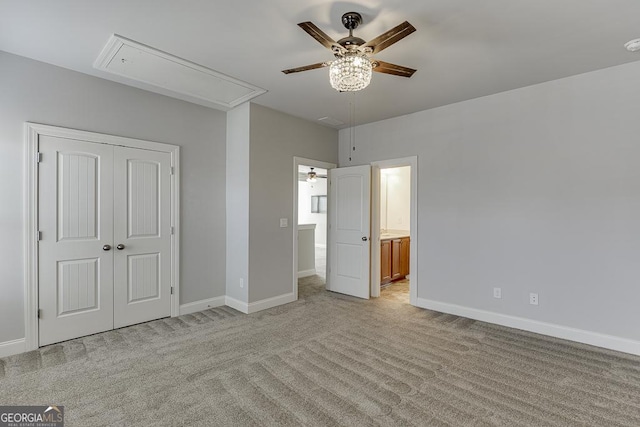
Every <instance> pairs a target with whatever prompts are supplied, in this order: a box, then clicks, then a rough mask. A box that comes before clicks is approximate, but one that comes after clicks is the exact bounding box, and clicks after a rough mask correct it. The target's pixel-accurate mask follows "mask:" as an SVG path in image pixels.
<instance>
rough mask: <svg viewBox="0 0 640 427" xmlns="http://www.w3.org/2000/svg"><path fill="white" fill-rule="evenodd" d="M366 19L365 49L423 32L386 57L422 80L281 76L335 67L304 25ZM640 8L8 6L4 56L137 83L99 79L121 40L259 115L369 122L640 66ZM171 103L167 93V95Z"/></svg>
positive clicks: (611, 2) (608, 1) (420, 1)
mask: <svg viewBox="0 0 640 427" xmlns="http://www.w3.org/2000/svg"><path fill="white" fill-rule="evenodd" d="M352 10H353V11H356V12H360V13H361V14H362V15H363V18H364V23H363V25H362V26H361V27H360V28H358V29H357V30H356V32H355V35H356V36H359V37H361V38H363V39H365V40H369V39H372V38H373V37H376V36H377V35H379V34H380V33H382V32H384V31H386V30H388V29H390V28H392V27H394V26H396V25H397V24H399V23H401V22H402V21H405V20H408V21H409V22H410V23H411V24H413V26H415V27H416V29H417V31H416V32H415V33H413V34H411V35H409V36H408V37H407V38H405V39H404V40H401V41H400V42H398V43H397V44H396V45H393V46H391V47H389V48H388V49H386V50H384V51H383V52H381V53H380V54H378V55H377V58H379V59H381V60H383V61H387V62H392V63H397V64H400V65H404V66H407V67H411V68H417V69H418V72H417V73H416V74H415V75H414V76H413V77H412V78H410V79H406V78H402V77H395V76H390V75H385V74H380V73H374V76H373V79H372V82H371V85H370V86H369V87H368V88H366V89H365V90H363V91H361V92H358V93H356V94H355V95H353V94H347V93H338V92H336V91H335V90H333V89H332V88H331V87H330V85H329V81H328V80H329V78H328V70H327V69H326V68H325V69H318V70H312V71H306V72H303V73H299V74H292V75H284V74H283V73H281V72H280V71H281V70H283V69H286V68H292V67H297V66H302V65H307V64H312V63H316V62H321V61H325V60H330V59H332V55H331V53H330V52H329V51H328V50H327V49H325V48H324V47H323V46H322V45H320V44H319V43H318V42H316V41H315V40H314V39H312V38H311V37H310V36H309V35H307V34H306V33H305V32H304V31H302V30H301V29H300V28H298V26H297V25H296V24H297V23H298V22H302V21H312V22H314V23H315V24H316V25H318V26H319V27H320V28H321V29H322V30H324V31H325V32H326V33H327V34H328V35H329V36H331V37H333V38H334V39H336V40H337V39H339V38H341V37H343V36H345V35H346V30H345V29H344V27H342V24H341V23H340V17H341V15H342V14H343V13H344V12H347V11H352ZM639 16H640V2H638V1H637V0H430V1H424V0H385V1H384V2H383V1H381V0H378V1H365V0H357V1H354V2H347V1H336V2H326V1H319V0H306V1H300V0H270V1H264V0H241V1H238V0H236V1H212V0H182V1H175V0H148V1H147V0H145V1H143V0H108V1H106V0H92V1H86V0H75V1H72V0H56V1H51V0H41V1H35V0H30V1H19V0H15V1H14V0H0V50H4V51H7V52H10V53H15V54H17V55H22V56H26V57H29V58H33V59H37V60H40V61H44V62H48V63H51V64H55V65H59V66H62V67H66V68H69V69H72V70H77V71H80V72H83V73H87V74H91V75H95V76H99V77H103V78H106V79H110V80H114V81H120V82H123V83H127V84H132V85H135V86H139V87H143V88H147V89H151V90H154V89H153V88H151V87H148V86H144V85H142V84H133V83H131V82H128V81H126V80H124V79H123V78H121V77H117V76H113V75H109V74H107V73H105V72H103V71H99V70H96V69H94V68H93V67H92V64H93V62H94V61H95V59H96V58H97V56H98V54H99V53H100V51H101V50H102V48H103V47H104V45H105V43H106V42H107V40H108V38H109V36H110V35H111V34H113V33H116V34H120V35H122V36H124V37H127V38H130V39H133V40H136V41H138V42H140V43H144V44H146V45H149V46H151V47H154V48H157V49H160V50H162V51H165V52H168V53H171V54H173V55H176V56H179V57H181V58H184V59H187V60H189V61H192V62H195V63H197V64H201V65H203V66H205V67H209V68H212V69H214V70H216V71H219V72H222V73H224V74H227V75H230V76H232V77H235V78H238V79H241V80H244V81H246V82H248V83H251V84H253V85H256V86H259V87H262V88H264V89H267V90H268V93H266V94H264V95H261V96H260V97H258V98H256V99H254V102H256V103H258V104H262V105H265V106H268V107H272V108H275V109H277V110H280V111H284V112H286V113H289V114H292V115H295V116H299V117H303V118H306V119H309V120H314V121H315V120H317V119H319V118H322V117H327V116H329V117H331V118H335V119H338V120H340V121H342V122H344V123H347V124H348V123H350V122H351V118H350V114H349V111H350V106H349V105H350V102H351V101H352V100H354V101H355V108H354V110H355V119H354V122H355V123H357V124H360V123H367V122H372V121H376V120H381V119H385V118H390V117H394V116H399V115H403V114H407V113H411V112H415V111H420V110H424V109H428V108H433V107H437V106H441V105H446V104H450V103H453V102H458V101H463V100H467V99H472V98H476V97H479V96H484V95H488V94H492V93H497V92H501V91H505V90H509V89H514V88H518V87H523V86H528V85H531V84H535V83H540V82H544V81H548V80H554V79H558V78H562V77H566V76H570V75H574V74H579V73H584V72H588V71H593V70H597V69H601V68H606V67H609V66H613V65H618V64H623V63H626V62H631V61H637V60H640V53H635V54H634V53H629V52H627V51H626V50H625V49H624V48H623V44H624V43H625V42H626V41H628V40H630V39H633V38H637V37H640V26H639V25H638V23H639V20H638V17H639ZM155 91H158V92H160V93H165V94H166V93H167V92H166V91H162V90H155Z"/></svg>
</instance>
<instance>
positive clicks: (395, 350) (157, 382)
mask: <svg viewBox="0 0 640 427" xmlns="http://www.w3.org/2000/svg"><path fill="white" fill-rule="evenodd" d="M301 282H302V284H301V287H300V300H299V301H298V302H295V303H292V304H288V305H286V306H282V307H277V308H275V309H271V310H267V311H263V312H260V313H255V314H253V315H249V316H246V315H241V314H239V313H238V312H235V311H233V310H231V309H228V308H216V309H211V310H207V311H204V312H201V313H197V314H194V315H188V316H181V317H179V318H174V319H166V320H160V321H155V322H150V323H146V324H142V325H137V326H133V327H130V328H125V329H120V330H117V331H112V332H107V333H103V334H98V335H94V336H90V337H86V338H82V339H77V340H73V341H69V342H66V343H63V344H58V345H52V346H49V347H45V348H42V349H40V350H38V351H34V352H31V353H26V354H23V355H19V356H14V357H10V358H5V359H0V404H38V405H45V404H46V405H48V404H59V405H64V406H65V414H66V415H67V425H68V426H99V425H127V426H129V425H136V426H137V425H139V426H151V425H153V426H160V425H192V426H205V425H220V426H257V425H278V426H286V425H322V426H325V425H328V426H330V425H354V426H366V425H387V426H398V425H421V426H445V425H449V426H489V425H500V426H519V425H525V426H547V425H553V426H584V425H596V426H623V425H624V426H640V358H638V357H632V356H628V355H625V354H621V353H615V352H612V351H605V350H600V349H597V348H594V347H589V346H586V345H580V344H573V343H569V342H565V341H562V340H558V339H552V338H547V337H543V336H539V335H535V334H531V333H525V332H521V331H516V330H513V329H508V328H503V327H499V326H494V325H490V324H486V323H482V322H474V321H472V320H469V319H465V318H460V317H456V316H451V315H444V314H439V313H436V312H432V311H427V310H422V309H418V308H414V307H411V306H409V305H407V304H406V303H404V302H401V301H398V300H396V299H394V298H385V297H384V296H383V297H382V298H380V299H377V300H372V301H362V300H357V299H354V298H349V297H345V296H340V295H335V294H330V293H328V292H325V291H323V290H322V279H320V278H318V277H310V278H306V279H304V280H302V281H301ZM383 295H384V293H383Z"/></svg>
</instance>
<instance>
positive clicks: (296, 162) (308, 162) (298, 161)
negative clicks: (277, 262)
mask: <svg viewBox="0 0 640 427" xmlns="http://www.w3.org/2000/svg"><path fill="white" fill-rule="evenodd" d="M300 165H304V166H311V167H314V168H322V169H326V170H327V171H328V170H329V169H333V168H335V167H336V164H335V163H328V162H323V161H320V160H313V159H305V158H304V157H294V158H293V216H292V218H293V219H292V220H291V222H292V228H293V266H292V269H293V273H292V282H293V285H292V292H293V296H294V298H293V300H294V301H297V300H298V166H300ZM327 226H328V220H327ZM326 232H327V235H328V234H329V230H326ZM328 259H329V245H328V244H327V260H328ZM327 266H328V264H327ZM327 277H328V275H327Z"/></svg>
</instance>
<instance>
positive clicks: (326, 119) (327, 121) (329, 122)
mask: <svg viewBox="0 0 640 427" xmlns="http://www.w3.org/2000/svg"><path fill="white" fill-rule="evenodd" d="M318 121H319V122H321V123H324V124H325V125H329V126H333V127H340V126H342V125H344V122H341V121H340V120H338V119H334V118H333V117H322V118H319V119H318Z"/></svg>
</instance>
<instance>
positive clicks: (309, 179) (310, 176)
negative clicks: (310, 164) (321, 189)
mask: <svg viewBox="0 0 640 427" xmlns="http://www.w3.org/2000/svg"><path fill="white" fill-rule="evenodd" d="M316 176H317V174H316V172H315V171H314V170H313V168H311V170H310V171H309V172H308V173H307V182H316V181H317V179H316Z"/></svg>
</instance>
